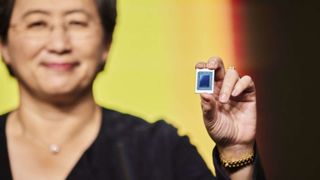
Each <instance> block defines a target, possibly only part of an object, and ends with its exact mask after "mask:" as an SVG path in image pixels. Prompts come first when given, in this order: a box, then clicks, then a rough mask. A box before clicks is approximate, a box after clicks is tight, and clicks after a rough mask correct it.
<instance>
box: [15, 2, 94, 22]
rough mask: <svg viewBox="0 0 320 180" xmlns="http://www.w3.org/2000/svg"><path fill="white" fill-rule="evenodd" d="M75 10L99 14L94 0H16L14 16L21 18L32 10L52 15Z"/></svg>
mask: <svg viewBox="0 0 320 180" xmlns="http://www.w3.org/2000/svg"><path fill="white" fill-rule="evenodd" d="M73 11H76V12H81V11H83V12H85V13H89V14H90V15H94V14H96V15H98V12H97V8H96V4H95V1H94V0H16V1H15V6H14V11H13V17H12V18H13V19H14V18H21V17H22V16H25V15H26V14H29V13H32V12H43V13H47V14H49V15H50V14H66V13H68V12H73Z"/></svg>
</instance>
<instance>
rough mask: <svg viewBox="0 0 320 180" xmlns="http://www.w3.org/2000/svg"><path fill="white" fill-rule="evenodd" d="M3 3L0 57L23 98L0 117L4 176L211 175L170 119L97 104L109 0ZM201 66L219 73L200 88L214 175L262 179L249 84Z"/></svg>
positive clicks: (108, 37)
mask: <svg viewBox="0 0 320 180" xmlns="http://www.w3.org/2000/svg"><path fill="white" fill-rule="evenodd" d="M0 2H1V9H0V17H1V22H4V23H2V24H1V27H0V31H1V33H0V38H1V55H2V56H3V60H4V62H5V64H6V65H7V66H8V67H9V68H10V69H11V72H12V74H13V75H14V77H15V78H16V79H17V82H18V87H19V95H20V96H19V105H18V107H17V108H16V109H15V110H13V111H11V112H8V113H7V114H5V115H3V116H0V166H1V167H3V169H2V170H1V173H0V179H12V178H13V179H139V180H143V179H166V180H170V179H181V180H182V179H183V180H185V179H194V180H196V179H215V177H214V176H213V175H212V173H211V171H210V170H209V169H208V168H207V166H206V164H205V163H204V161H203V160H202V158H201V157H200V155H199V154H198V152H197V150H196V148H195V147H194V146H192V145H191V144H190V142H189V140H188V138H187V137H185V136H183V137H181V136H179V135H178V134H177V132H176V131H177V130H176V129H175V128H174V127H172V126H171V125H168V124H167V123H165V122H164V121H158V122H156V123H153V124H152V123H147V122H146V121H144V120H143V119H140V118H137V117H134V116H132V115H128V114H123V113H120V112H117V111H114V110H110V109H106V108H102V107H100V106H99V105H97V104H96V102H95V100H94V97H93V90H92V89H93V88H92V86H93V82H94V80H95V78H96V77H97V74H98V73H99V72H100V71H101V70H102V68H103V66H104V64H105V61H106V59H107V56H108V54H109V49H110V45H111V42H112V33H113V29H114V26H115V19H116V6H115V1H114V0H97V1H92V0H68V1H62V0H58V1H57V0H15V1H13V0H11V1H8V0H1V1H0ZM203 67H207V68H208V69H210V70H215V72H216V78H215V86H214V87H215V91H214V94H201V106H202V110H203V119H204V122H205V125H206V128H207V131H208V133H209V135H210V136H211V138H212V139H213V140H214V141H215V142H216V144H217V148H215V150H214V154H213V158H214V163H215V167H216V172H217V176H218V178H223V179H227V178H229V177H231V178H233V179H253V178H256V179H257V178H259V179H261V178H263V172H262V170H261V169H260V164H259V158H258V155H257V154H256V151H255V148H254V143H255V129H256V98H255V97H256V94H255V87H254V83H253V81H252V80H251V78H250V77H249V76H244V77H243V78H240V77H239V75H238V73H237V72H236V70H235V69H228V70H225V69H224V65H223V62H222V60H221V59H220V58H218V57H212V58H210V59H209V60H208V62H201V63H198V64H197V65H196V68H198V69H202V68H203ZM244 112H245V115H243V114H244ZM221 162H223V163H221ZM226 162H227V163H226ZM253 162H254V163H253Z"/></svg>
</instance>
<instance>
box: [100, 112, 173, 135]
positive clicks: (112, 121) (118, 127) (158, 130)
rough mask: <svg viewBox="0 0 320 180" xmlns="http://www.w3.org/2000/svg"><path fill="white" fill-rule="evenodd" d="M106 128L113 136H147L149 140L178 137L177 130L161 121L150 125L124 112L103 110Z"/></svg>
mask: <svg viewBox="0 0 320 180" xmlns="http://www.w3.org/2000/svg"><path fill="white" fill-rule="evenodd" d="M103 121H104V122H105V123H104V124H105V126H106V127H105V128H108V129H110V131H112V132H113V136H116V137H119V136H127V137H132V136H146V137H149V138H168V137H170V138H172V137H178V135H177V129H176V128H175V127H174V126H172V125H171V124H168V123H167V122H166V121H165V120H163V119H160V120H157V121H156V122H153V123H150V122H147V121H146V120H144V119H143V118H140V117H137V116H134V115H130V114H126V113H123V112H119V111H115V110H111V109H106V108H103Z"/></svg>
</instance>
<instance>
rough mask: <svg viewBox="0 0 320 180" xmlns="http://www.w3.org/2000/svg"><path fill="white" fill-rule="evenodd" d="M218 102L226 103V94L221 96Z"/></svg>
mask: <svg viewBox="0 0 320 180" xmlns="http://www.w3.org/2000/svg"><path fill="white" fill-rule="evenodd" d="M219 100H220V102H226V101H227V95H226V94H221V95H220V98H219Z"/></svg>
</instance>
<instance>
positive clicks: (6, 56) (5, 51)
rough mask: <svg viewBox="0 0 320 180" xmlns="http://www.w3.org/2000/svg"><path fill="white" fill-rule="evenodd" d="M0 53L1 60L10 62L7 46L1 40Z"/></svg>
mask: <svg viewBox="0 0 320 180" xmlns="http://www.w3.org/2000/svg"><path fill="white" fill-rule="evenodd" d="M0 54H1V58H2V60H3V61H4V62H5V63H6V64H10V62H11V60H10V56H9V52H8V47H7V45H4V44H3V43H2V42H1V43H0Z"/></svg>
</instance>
